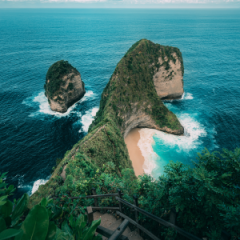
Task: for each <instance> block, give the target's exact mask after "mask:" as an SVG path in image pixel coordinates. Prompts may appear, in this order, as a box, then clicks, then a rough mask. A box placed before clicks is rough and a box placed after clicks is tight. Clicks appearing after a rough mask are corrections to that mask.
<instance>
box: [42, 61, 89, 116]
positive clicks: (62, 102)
mask: <svg viewBox="0 0 240 240" xmlns="http://www.w3.org/2000/svg"><path fill="white" fill-rule="evenodd" d="M44 88H45V94H46V96H47V98H48V102H49V104H50V108H51V109H52V110H53V111H57V112H61V113H64V112H66V111H67V109H68V108H69V107H70V106H71V105H73V104H74V103H75V102H77V101H78V100H80V99H81V98H82V97H83V96H84V94H85V89H84V83H83V81H82V79H81V75H80V73H79V72H78V71H77V69H75V68H74V67H72V66H71V65H70V64H69V63H68V62H67V61H63V60H61V61H58V62H56V63H54V64H53V65H52V66H51V67H50V68H49V70H48V72H47V76H46V84H45V85H44Z"/></svg>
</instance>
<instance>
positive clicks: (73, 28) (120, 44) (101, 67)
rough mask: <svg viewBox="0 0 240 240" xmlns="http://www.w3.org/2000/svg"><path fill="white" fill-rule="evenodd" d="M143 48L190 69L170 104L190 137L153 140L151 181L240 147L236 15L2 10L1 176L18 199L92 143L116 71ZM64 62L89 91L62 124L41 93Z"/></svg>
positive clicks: (239, 23) (239, 15)
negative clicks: (161, 51)
mask: <svg viewBox="0 0 240 240" xmlns="http://www.w3.org/2000/svg"><path fill="white" fill-rule="evenodd" d="M142 38H147V39H149V40H151V41H153V42H156V43H160V44H162V45H170V46H175V47H178V48H179V49H180V50H181V52H182V54H183V60H184V67H185V74H184V90H185V95H184V97H183V99H182V100H179V101H173V102H166V103H165V104H166V106H167V107H168V108H169V109H170V110H172V111H173V112H174V113H176V114H177V116H178V117H179V119H180V121H181V122H182V124H183V125H184V126H185V129H186V131H187V135H188V137H185V138H184V139H177V138H173V137H169V136H162V138H160V137H159V136H157V135H156V136H154V140H155V143H154V144H153V149H154V151H155V152H156V153H157V154H158V155H159V158H158V159H156V164H157V167H156V168H155V169H154V171H153V175H155V176H157V175H159V173H160V172H161V171H162V165H163V163H167V162H168V161H169V160H174V161H177V160H179V161H182V162H184V163H190V160H191V159H195V156H196V153H197V152H201V151H202V149H204V148H205V147H207V148H208V149H210V150H218V149H221V148H223V147H225V148H229V149H231V150H233V149H234V148H236V147H239V146H240V144H239V143H240V128H239V126H240V104H239V103H240V57H239V56H240V11H239V10H233V9H232V10H231V9H229V10H224V9H222V10H213V9H208V10H206V9H205V10H203V9H200V10H194V9H188V10H187V9H186V10H184V9H181V10H177V9H159V10H157V9H156V10H134V9H98V10H96V9H0V106H1V108H0V172H6V171H7V172H8V178H7V180H8V182H9V183H11V184H14V185H15V186H17V187H18V190H17V193H18V194H20V193H22V192H29V193H31V191H32V187H33V185H34V183H35V187H36V185H37V184H39V183H40V182H41V181H43V180H45V179H47V178H48V177H49V176H50V174H51V169H52V167H53V166H54V165H55V160H56V158H58V157H60V158H61V157H63V155H64V153H65V152H66V150H68V149H71V147H72V146H73V145H74V144H75V143H76V142H77V141H78V140H80V139H81V138H82V137H84V135H86V133H87V129H88V126H89V124H90V123H91V121H92V119H93V116H94V114H95V113H96V111H97V108H98V106H99V102H100V97H101V93H102V90H103V89H104V87H105V86H106V84H107V82H108V81H109V78H110V76H111V74H112V73H113V71H114V69H115V66H116V64H117V63H118V61H119V60H120V59H121V58H122V57H123V55H124V53H125V52H126V51H127V50H128V48H129V47H131V45H132V44H134V43H135V42H136V41H138V40H139V39H142ZM61 59H64V60H68V61H69V62H70V63H71V64H72V65H73V66H74V67H76V68H77V69H78V70H79V71H80V73H81V76H82V79H83V81H84V82H85V86H86V90H87V93H86V95H85V97H84V98H83V99H82V100H81V102H79V103H77V104H76V105H74V106H73V107H72V108H71V109H70V110H69V111H68V113H67V114H64V115H61V114H55V113H53V112H52V111H50V110H49V108H48V104H47V100H46V98H45V97H44V91H43V85H44V82H45V76H46V72H47V70H48V68H49V66H50V65H51V64H53V63H54V62H55V61H58V60H61ZM36 181H37V182H36Z"/></svg>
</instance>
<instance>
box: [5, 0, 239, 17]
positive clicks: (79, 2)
mask: <svg viewBox="0 0 240 240" xmlns="http://www.w3.org/2000/svg"><path fill="white" fill-rule="evenodd" d="M4 7H16V8H19V7H20V8H21V7H23V8H32V7H35V8H39V7H43V8H46V7H50V8H58V7H61V8H63V7H64V8H65V7H66V8H240V0H0V8H4ZM239 14H240V13H239Z"/></svg>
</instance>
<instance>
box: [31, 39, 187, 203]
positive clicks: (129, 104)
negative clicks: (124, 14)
mask: <svg viewBox="0 0 240 240" xmlns="http://www.w3.org/2000/svg"><path fill="white" fill-rule="evenodd" d="M175 54H176V56H178V59H175V60H174V59H173V58H174V56H175ZM166 57H167V58H166ZM159 59H160V60H159ZM161 59H162V60H164V61H162V62H161ZM168 60H172V61H173V62H174V61H175V63H176V65H177V63H178V62H180V63H181V65H180V66H181V72H182V73H183V64H182V57H181V52H180V51H179V49H177V48H173V47H164V46H161V45H159V44H154V43H152V42H151V41H148V40H145V39H143V40H140V41H138V42H137V43H135V44H134V45H133V46H132V47H131V48H130V49H129V50H128V52H127V53H126V54H125V56H124V57H123V58H122V59H121V60H120V62H119V63H118V65H117V67H116V69H115V71H114V73H113V75H112V77H111V78H110V81H109V82H108V84H107V86H106V87H105V89H104V91H103V93H102V97H101V102H100V109H99V111H98V112H97V115H96V118H95V120H94V121H93V123H92V124H91V126H90V128H89V131H88V134H87V136H85V137H84V138H83V139H82V140H80V141H79V142H78V143H77V144H75V145H74V147H73V148H72V149H71V150H70V151H68V152H67V153H66V154H65V156H64V158H63V160H62V161H61V163H60V164H59V165H58V166H57V168H56V169H55V171H54V173H53V175H52V177H51V178H50V180H49V181H48V182H47V184H45V185H44V186H41V188H40V189H39V190H38V191H37V192H36V193H35V194H34V195H33V196H32V197H31V199H32V204H34V203H37V202H38V201H39V199H40V198H41V197H43V196H48V195H54V194H58V192H60V191H61V190H62V189H65V190H66V189H68V188H69V186H71V189H74V190H73V192H72V194H73V195H74V194H76V195H77V194H79V193H78V190H77V189H78V188H77V186H80V185H81V184H82V181H83V180H84V179H86V178H88V177H91V176H92V175H91V173H90V172H89V171H88V166H93V168H94V167H95V168H100V169H101V168H102V167H103V165H104V164H106V163H108V162H111V163H112V164H113V166H114V171H115V173H117V174H118V175H119V176H121V171H122V170H123V169H126V168H131V167H132V163H131V160H130V158H129V155H128V150H127V147H126V144H125V142H124V137H126V136H127V134H128V133H129V131H130V130H131V129H132V128H136V127H146V128H154V129H157V130H161V131H164V132H168V133H171V134H177V135H181V134H183V133H184V129H183V127H182V126H181V124H180V122H179V121H178V119H177V117H176V116H175V114H173V113H172V112H171V111H169V110H168V109H167V108H166V107H165V106H164V104H163V103H162V101H161V98H160V97H159V96H158V91H157V87H155V83H154V76H156V74H157V73H158V72H160V71H161V69H165V70H168V69H170V67H169V66H168V64H169V65H170V66H171V64H172V63H171V62H170V61H168ZM172 68H174V67H172ZM176 68H177V67H176ZM175 75H176V74H175ZM169 81H171V80H169ZM171 94H172V95H174V93H173V92H171ZM63 171H64V174H63ZM83 172H85V173H84V174H85V175H84V177H79V176H80V175H81V174H83ZM61 175H64V181H63V179H62V177H61ZM70 182H71V184H70ZM69 184H70V185H69ZM65 190H64V191H65Z"/></svg>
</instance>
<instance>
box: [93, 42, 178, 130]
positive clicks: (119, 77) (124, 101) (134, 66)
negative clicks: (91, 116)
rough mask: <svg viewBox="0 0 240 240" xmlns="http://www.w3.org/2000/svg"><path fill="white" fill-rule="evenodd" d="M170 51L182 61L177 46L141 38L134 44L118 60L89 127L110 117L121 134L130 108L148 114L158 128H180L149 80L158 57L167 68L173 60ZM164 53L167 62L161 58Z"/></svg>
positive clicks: (163, 56) (157, 62)
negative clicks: (162, 44) (164, 44)
mask: <svg viewBox="0 0 240 240" xmlns="http://www.w3.org/2000/svg"><path fill="white" fill-rule="evenodd" d="M173 53H175V54H176V55H177V56H178V58H179V60H180V61H181V62H182V55H181V52H180V51H179V49H178V48H174V47H165V46H161V45H159V44H154V43H153V42H151V41H148V40H145V39H143V40H140V41H138V42H137V43H135V44H134V45H133V46H132V47H131V48H130V49H129V50H128V52H127V53H126V54H125V56H124V57H123V58H122V59H121V61H120V62H119V63H118V65H117V67H116V69H115V71H114V73H113V75H112V77H111V79H110V81H109V83H108V84H107V86H106V88H105V89H104V91H103V93H102V98H101V102H100V109H99V111H98V113H97V117H96V119H95V121H94V122H93V123H92V125H91V126H90V129H89V130H90V131H91V130H92V129H94V128H96V127H99V126H101V125H102V124H103V122H106V121H108V119H109V118H110V117H111V119H112V120H113V121H114V122H115V123H116V124H117V125H118V127H119V128H120V130H121V132H122V133H123V132H124V130H125V128H126V126H125V124H124V123H125V118H126V116H127V115H129V113H131V112H133V111H134V110H137V111H142V112H145V114H147V115H150V116H151V118H152V119H153V120H154V121H155V123H156V125H158V126H159V127H160V128H164V127H167V128H170V129H172V130H181V129H182V127H181V124H180V123H179V121H178V119H177V118H176V116H175V115H174V114H173V113H172V112H170V111H169V110H168V109H167V108H166V107H165V106H164V105H163V103H162V101H161V99H160V98H159V97H158V95H157V92H156V90H155V87H154V83H153V75H154V73H155V72H156V71H157V69H158V68H159V67H160V64H159V61H158V59H159V58H162V59H163V63H162V65H164V66H165V65H166V66H168V67H169V63H168V62H169V61H170V60H173V59H174V57H173V56H172V54H173ZM165 56H167V57H168V61H164V58H165ZM162 65H161V66H162ZM182 67H183V63H182ZM182 73H183V70H182ZM110 114H111V116H110ZM99 123H100V124H99Z"/></svg>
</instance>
